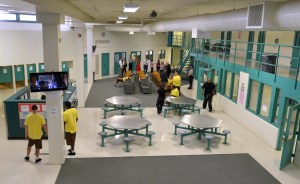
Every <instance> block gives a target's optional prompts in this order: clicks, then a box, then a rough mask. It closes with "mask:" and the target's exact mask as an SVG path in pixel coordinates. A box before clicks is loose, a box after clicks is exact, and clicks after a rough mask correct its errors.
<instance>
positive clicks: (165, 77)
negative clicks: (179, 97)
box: [160, 69, 168, 87]
mask: <svg viewBox="0 0 300 184" xmlns="http://www.w3.org/2000/svg"><path fill="white" fill-rule="evenodd" d="M160 82H161V83H162V84H163V85H164V87H165V86H166V84H167V83H168V74H167V70H166V69H165V70H163V71H162V72H161V73H160Z"/></svg>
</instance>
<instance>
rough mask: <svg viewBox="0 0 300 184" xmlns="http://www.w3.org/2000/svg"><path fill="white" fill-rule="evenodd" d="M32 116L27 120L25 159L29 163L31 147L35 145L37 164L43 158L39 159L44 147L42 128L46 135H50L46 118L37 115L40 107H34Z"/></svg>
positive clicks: (28, 116)
mask: <svg viewBox="0 0 300 184" xmlns="http://www.w3.org/2000/svg"><path fill="white" fill-rule="evenodd" d="M31 110H32V114H29V115H27V117H26V120H25V123H24V125H25V138H26V139H27V140H28V146H27V155H26V157H25V161H29V158H30V157H29V155H30V152H31V147H32V146H33V145H35V156H36V159H35V162H36V163H38V162H40V161H42V159H41V158H39V155H40V149H42V148H43V146H42V135H43V131H42V127H43V128H44V130H45V132H46V135H47V134H48V129H47V126H46V121H45V119H44V117H43V116H42V115H40V114H38V113H37V110H38V107H37V106H36V105H33V106H32V107H31Z"/></svg>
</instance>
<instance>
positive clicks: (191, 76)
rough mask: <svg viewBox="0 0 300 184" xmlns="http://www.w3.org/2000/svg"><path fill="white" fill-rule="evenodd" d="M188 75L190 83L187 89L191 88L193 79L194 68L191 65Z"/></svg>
mask: <svg viewBox="0 0 300 184" xmlns="http://www.w3.org/2000/svg"><path fill="white" fill-rule="evenodd" d="M188 76H189V83H190V87H189V88H188V89H192V86H193V80H194V68H193V65H190V70H189V73H188Z"/></svg>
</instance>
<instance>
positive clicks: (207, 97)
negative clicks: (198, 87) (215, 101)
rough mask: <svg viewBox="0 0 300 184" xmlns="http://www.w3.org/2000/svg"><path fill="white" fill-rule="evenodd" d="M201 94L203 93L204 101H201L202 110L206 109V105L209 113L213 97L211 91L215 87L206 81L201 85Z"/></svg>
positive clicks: (209, 81)
mask: <svg viewBox="0 0 300 184" xmlns="http://www.w3.org/2000/svg"><path fill="white" fill-rule="evenodd" d="M202 89H203V91H202V94H203V92H204V101H203V105H202V106H203V109H206V105H207V103H208V108H209V112H211V111H212V105H211V102H212V97H213V91H214V89H215V85H214V84H213V83H212V82H211V80H210V79H208V80H207V82H206V83H204V84H203V86H202Z"/></svg>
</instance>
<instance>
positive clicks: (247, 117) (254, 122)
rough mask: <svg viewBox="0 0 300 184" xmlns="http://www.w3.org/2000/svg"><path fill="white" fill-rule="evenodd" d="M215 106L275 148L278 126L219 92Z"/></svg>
mask: <svg viewBox="0 0 300 184" xmlns="http://www.w3.org/2000/svg"><path fill="white" fill-rule="evenodd" d="M217 106H218V107H219V108H220V109H221V110H223V111H224V112H225V113H226V114H228V115H229V116H230V117H232V118H233V119H235V120H236V121H238V122H240V123H241V124H242V125H243V126H245V127H246V128H247V129H249V130H250V131H251V132H252V133H253V134H255V135H256V136H257V137H259V138H261V139H262V140H263V141H265V142H266V143H267V144H269V145H270V146H271V147H272V148H274V149H276V144H277V137H278V133H279V130H278V128H276V127H274V126H272V125H270V124H269V123H268V122H266V121H264V120H263V119H261V118H259V117H257V116H255V115H254V114H252V113H251V112H249V111H247V110H246V109H243V108H241V107H240V106H238V105H237V104H235V103H233V102H232V101H230V100H229V99H227V98H225V97H223V96H222V95H220V94H218V95H217ZM250 141H251V140H250Z"/></svg>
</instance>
